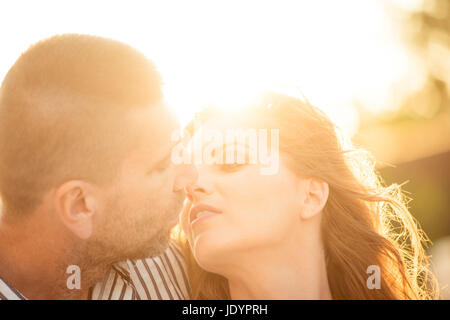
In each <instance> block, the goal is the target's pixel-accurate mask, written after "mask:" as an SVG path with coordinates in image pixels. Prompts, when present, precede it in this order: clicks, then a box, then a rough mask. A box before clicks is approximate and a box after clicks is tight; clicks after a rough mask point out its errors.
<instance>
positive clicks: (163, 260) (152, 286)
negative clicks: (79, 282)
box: [91, 242, 189, 300]
mask: <svg viewBox="0 0 450 320" xmlns="http://www.w3.org/2000/svg"><path fill="white" fill-rule="evenodd" d="M91 298H92V299H93V300H184V299H189V282H188V278H187V274H186V264H185V262H184V258H183V254H182V252H181V249H180V248H179V247H178V246H177V245H176V244H175V243H173V242H171V243H170V244H169V247H168V248H167V249H166V251H164V252H163V253H162V254H161V255H159V256H157V257H153V258H147V259H139V260H127V261H124V262H120V263H117V264H115V265H114V266H113V267H112V268H111V269H110V270H109V272H108V273H107V274H106V276H105V278H104V279H103V281H101V282H100V283H98V284H97V285H96V286H95V287H94V288H93V290H92V293H91Z"/></svg>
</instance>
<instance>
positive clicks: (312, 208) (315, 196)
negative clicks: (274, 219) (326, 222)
mask: <svg viewBox="0 0 450 320" xmlns="http://www.w3.org/2000/svg"><path fill="white" fill-rule="evenodd" d="M302 184H303V186H302V192H303V193H304V194H303V197H302V203H301V207H302V209H301V211H300V217H301V219H304V220H306V219H310V218H312V217H315V216H317V214H319V213H320V212H321V211H322V210H323V208H324V207H325V204H326V203H327V200H328V194H329V187H328V183H326V182H325V181H323V180H320V179H317V178H308V179H306V180H304V181H302Z"/></svg>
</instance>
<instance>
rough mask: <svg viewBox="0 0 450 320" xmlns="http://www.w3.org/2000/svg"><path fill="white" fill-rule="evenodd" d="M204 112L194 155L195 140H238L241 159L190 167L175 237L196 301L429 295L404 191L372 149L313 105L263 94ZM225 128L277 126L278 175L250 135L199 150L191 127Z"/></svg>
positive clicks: (433, 293)
mask: <svg viewBox="0 0 450 320" xmlns="http://www.w3.org/2000/svg"><path fill="white" fill-rule="evenodd" d="M202 116H203V117H202V121H203V126H202V130H200V131H198V132H197V133H196V134H195V136H194V138H193V142H194V143H193V145H194V146H196V147H195V148H194V150H193V151H194V154H195V153H196V150H197V149H198V148H199V147H203V149H202V150H201V151H198V150H197V154H199V152H200V154H201V155H202V156H203V157H205V156H206V157H209V159H210V160H211V159H216V160H217V159H220V158H221V157H225V154H226V153H227V152H228V151H227V150H226V149H227V148H231V147H235V148H237V149H235V150H237V151H239V150H241V151H242V152H244V151H245V152H246V153H245V160H246V161H245V163H243V164H242V163H241V164H239V163H236V161H235V162H234V163H226V161H222V162H223V163H220V162H221V161H215V162H213V161H203V162H201V163H198V171H199V179H198V181H197V183H196V184H195V185H192V186H190V187H189V189H188V198H189V203H188V204H187V206H186V208H185V210H184V211H183V214H182V217H181V224H182V227H183V231H184V236H183V234H180V236H179V241H180V242H181V246H182V247H184V252H185V255H186V260H187V265H188V276H189V280H190V286H191V295H190V297H191V298H192V299H433V298H437V296H438V293H437V289H436V286H435V280H434V277H433V275H432V274H431V272H430V271H429V269H428V260H427V257H426V255H425V251H424V248H423V241H424V240H425V239H424V234H423V233H422V232H421V231H420V230H419V229H418V227H417V225H416V223H415V221H414V219H413V217H412V216H411V214H410V213H409V212H408V210H407V208H406V203H405V200H404V199H403V197H402V195H401V192H400V187H399V186H398V185H391V186H387V187H386V186H383V184H382V181H381V178H380V177H379V176H378V175H377V174H376V173H375V171H374V162H373V161H372V159H371V158H370V156H369V155H368V154H367V153H366V152H364V151H362V150H358V149H354V148H348V147H347V146H346V145H345V142H344V141H343V140H342V139H340V138H339V136H338V135H337V130H336V127H335V125H334V124H333V123H332V122H331V121H330V120H329V119H328V117H327V116H326V115H325V114H324V113H322V112H321V111H320V110H319V109H317V108H315V107H313V106H311V105H310V104H309V103H305V102H302V101H301V100H299V99H296V98H293V97H288V96H284V95H279V94H269V95H267V96H265V97H264V98H262V99H261V101H259V102H258V103H257V104H256V105H255V106H254V107H253V108H250V109H248V110H247V111H246V112H242V111H241V112H240V113H239V115H238V116H237V117H233V116H228V117H227V116H225V115H223V114H219V113H217V114H216V113H214V112H206V113H203V114H202ZM232 128H234V129H238V128H240V129H242V128H244V129H255V130H257V131H256V132H261V131H259V129H263V130H266V131H271V132H278V134H279V145H278V146H277V148H279V149H278V150H279V164H278V170H277V171H276V173H274V174H261V169H263V167H264V166H267V164H262V163H261V161H257V162H256V163H255V162H254V161H253V162H251V161H250V158H251V156H252V152H253V151H254V148H255V144H254V143H252V142H249V141H247V142H244V143H242V141H241V142H238V143H234V144H233V143H231V144H228V145H227V143H224V144H223V145H221V144H220V143H219V144H217V143H216V147H211V144H209V145H207V144H206V148H205V139H204V135H203V137H200V136H201V134H200V133H199V132H201V131H205V130H206V131H208V130H213V131H214V132H215V133H214V134H212V135H211V134H210V135H209V138H211V136H214V135H216V136H217V131H218V130H219V131H220V132H221V133H222V134H223V135H226V133H227V132H230V129H232ZM273 130H277V131H273ZM262 132H264V131H262ZM268 136H270V137H272V141H270V143H269V141H267V143H266V142H264V143H266V145H265V147H267V148H268V151H274V150H270V149H274V145H275V146H276V143H275V144H273V143H272V142H273V140H274V139H277V137H276V135H270V133H269V134H268ZM258 138H260V136H258ZM207 140H208V139H207ZM219 140H220V139H219ZM225 140H226V139H225ZM225 140H224V141H225ZM216 142H217V141H216ZM264 143H263V144H259V145H257V147H260V148H261V147H264ZM268 145H270V146H271V147H268ZM205 150H207V152H206V153H205ZM278 150H276V151H278ZM208 152H210V154H208ZM233 152H234V151H232V153H233ZM218 154H219V156H217V155H218ZM253 155H254V153H253ZM203 160H204V159H203ZM260 160H261V159H260ZM241 162H242V161H241ZM191 207H192V208H191Z"/></svg>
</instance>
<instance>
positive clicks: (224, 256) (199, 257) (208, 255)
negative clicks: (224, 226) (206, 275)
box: [193, 237, 232, 273]
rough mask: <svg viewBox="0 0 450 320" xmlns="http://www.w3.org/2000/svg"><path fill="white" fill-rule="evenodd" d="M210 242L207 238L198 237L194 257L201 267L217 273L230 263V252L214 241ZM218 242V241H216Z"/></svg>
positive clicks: (195, 241)
mask: <svg viewBox="0 0 450 320" xmlns="http://www.w3.org/2000/svg"><path fill="white" fill-rule="evenodd" d="M211 240H212V241H208V239H206V237H197V238H196V239H195V240H194V248H193V249H194V250H193V252H194V256H195V260H196V261H197V263H198V264H199V266H200V267H201V268H202V269H204V270H206V271H209V272H216V273H217V270H219V269H220V268H221V267H222V266H223V265H225V264H227V261H230V254H231V253H232V252H230V250H227V248H226V247H224V246H223V245H220V244H218V243H216V241H214V240H213V239H211ZM216 240H217V239H216Z"/></svg>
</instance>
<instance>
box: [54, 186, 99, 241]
mask: <svg viewBox="0 0 450 320" xmlns="http://www.w3.org/2000/svg"><path fill="white" fill-rule="evenodd" d="M54 204H55V209H56V212H57V214H58V216H59V218H60V219H61V221H62V223H63V224H64V225H65V226H66V227H67V228H68V229H69V230H70V231H71V232H72V233H73V234H75V235H76V236H77V237H78V238H80V239H88V238H89V237H90V236H91V235H92V230H93V216H94V214H95V212H96V209H97V205H96V199H95V197H94V195H93V188H92V186H91V185H90V184H88V183H86V182H84V181H80V180H71V181H67V182H65V183H63V184H62V185H60V186H59V187H58V188H57V189H56V191H55V193H54Z"/></svg>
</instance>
